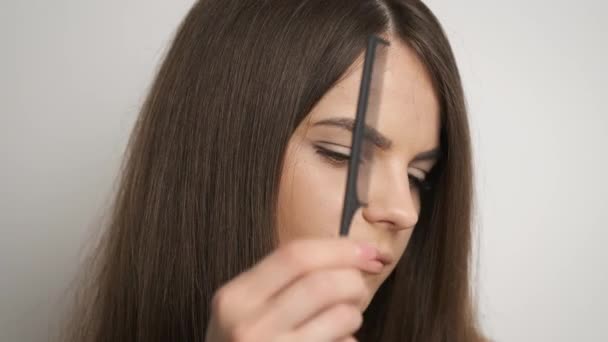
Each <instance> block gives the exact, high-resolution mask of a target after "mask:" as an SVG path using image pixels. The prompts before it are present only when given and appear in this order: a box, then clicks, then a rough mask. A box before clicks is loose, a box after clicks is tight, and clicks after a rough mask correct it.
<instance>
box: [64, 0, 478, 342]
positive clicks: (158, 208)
mask: <svg viewBox="0 0 608 342" xmlns="http://www.w3.org/2000/svg"><path fill="white" fill-rule="evenodd" d="M372 34H375V35H379V36H382V37H383V38H384V39H386V40H387V41H389V42H390V44H391V45H390V48H389V49H388V52H387V59H386V68H385V73H384V80H383V92H382V98H381V100H380V105H379V106H380V107H379V110H380V112H381V116H380V119H379V122H378V125H377V132H376V133H378V137H376V138H378V139H377V140H376V142H378V144H377V145H378V146H377V147H375V148H377V151H375V152H374V153H375V157H374V158H376V159H375V163H377V165H379V166H381V167H380V168H379V169H380V170H382V171H381V177H378V178H377V179H374V180H373V182H374V187H373V189H374V190H373V191H371V190H370V194H369V196H370V202H369V203H370V204H369V205H368V206H366V207H364V208H362V210H360V211H358V212H357V214H356V216H355V217H354V219H353V223H352V225H351V233H350V235H349V237H348V238H338V237H337V235H338V227H339V218H340V214H341V207H342V201H343V195H344V184H345V177H346V163H345V162H346V160H348V158H349V156H348V153H349V150H348V146H349V143H350V131H349V129H350V128H351V127H350V125H351V123H352V122H351V120H352V118H354V113H355V106H356V101H357V95H358V90H359V89H358V86H359V81H360V79H361V68H362V63H361V62H362V58H363V57H362V56H363V53H364V50H365V44H366V39H367V37H368V36H370V35H372ZM375 165H376V164H375ZM425 189H427V190H425ZM471 210H472V166H471V147H470V139H469V128H468V123H467V115H466V109H465V101H464V95H463V90H462V85H461V81H460V77H459V73H458V69H457V66H456V63H455V61H454V57H453V54H452V51H451V48H450V45H449V43H448V41H447V39H446V37H445V35H444V33H443V31H442V29H441V27H440V25H439V23H438V22H437V20H436V18H435V17H434V15H433V14H432V13H431V11H430V10H429V9H428V8H427V7H426V6H425V5H424V4H423V3H422V2H420V1H406V0H360V1H353V0H343V1H340V0H335V1H326V0H298V1H296V0H265V1H254V0H221V1H220V0H204V1H199V2H197V3H196V4H195V5H194V7H193V8H192V10H191V11H190V12H189V14H188V15H187V17H186V18H185V21H184V22H183V23H182V25H181V27H180V29H179V31H178V32H177V35H176V37H175V40H174V42H173V44H172V46H171V49H170V51H169V52H168V55H167V56H166V59H165V61H164V63H163V64H162V67H161V68H160V70H159V72H158V75H157V77H156V79H155V81H154V84H153V86H152V88H151V90H150V93H149V96H148V98H147V101H146V103H145V105H144V107H143V109H142V111H141V114H140V117H139V120H138V122H137V124H136V127H135V129H134V132H133V134H132V138H131V141H130V144H129V150H128V156H127V159H126V162H125V165H124V169H123V173H122V179H121V183H120V188H119V192H118V194H117V198H116V201H115V206H114V209H113V212H112V216H111V222H110V225H109V229H108V231H107V234H106V236H105V238H104V239H103V240H102V242H101V245H100V247H99V250H98V252H97V254H96V255H95V258H94V262H93V265H92V267H91V268H90V271H91V272H90V274H89V275H88V276H87V278H86V279H87V284H85V286H83V288H84V291H83V292H82V293H81V296H80V297H79V299H80V301H79V304H80V306H79V310H78V311H77V312H75V320H74V322H72V325H71V326H70V329H69V335H70V338H71V339H73V340H77V341H146V342H149V341H207V342H221V341H352V340H354V338H357V339H358V340H360V341H479V340H481V334H480V333H479V331H478V330H477V327H476V324H475V316H474V305H473V300H472V296H471V291H470V284H469V271H470V267H469V256H470V249H471V223H470V221H471Z"/></svg>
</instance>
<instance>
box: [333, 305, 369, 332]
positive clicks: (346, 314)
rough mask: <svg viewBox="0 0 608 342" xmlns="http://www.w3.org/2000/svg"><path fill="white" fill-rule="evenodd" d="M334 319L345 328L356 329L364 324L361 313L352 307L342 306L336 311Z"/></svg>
mask: <svg viewBox="0 0 608 342" xmlns="http://www.w3.org/2000/svg"><path fill="white" fill-rule="evenodd" d="M334 315H335V316H334V319H335V320H336V322H340V324H343V325H345V326H348V327H351V328H352V329H356V328H358V327H360V326H361V324H362V323H363V316H362V314H361V312H360V311H359V310H358V309H357V308H356V307H354V306H352V305H346V304H340V305H337V306H336V308H335V310H334Z"/></svg>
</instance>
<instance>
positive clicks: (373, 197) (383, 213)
mask: <svg viewBox="0 0 608 342" xmlns="http://www.w3.org/2000/svg"><path fill="white" fill-rule="evenodd" d="M396 178H397V177H390V179H389V178H386V177H383V180H382V181H378V182H374V184H373V186H371V184H370V188H369V189H368V200H367V205H366V206H364V207H363V208H362V214H363V217H364V218H365V220H366V221H368V222H369V223H370V224H373V225H377V224H386V225H388V226H389V227H390V229H394V230H401V229H410V228H413V227H414V226H415V225H416V223H417V222H418V215H419V210H420V199H419V198H418V195H417V192H416V191H412V189H411V187H410V184H409V180H408V179H407V175H406V176H405V177H403V178H404V179H396Z"/></svg>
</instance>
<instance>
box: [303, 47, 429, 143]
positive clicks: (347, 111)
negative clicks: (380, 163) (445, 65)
mask: <svg viewBox="0 0 608 342" xmlns="http://www.w3.org/2000/svg"><path fill="white" fill-rule="evenodd" d="M386 51H387V55H386V60H385V61H386V62H385V64H384V73H383V78H382V84H381V85H380V86H381V92H380V93H379V94H380V96H379V104H378V106H377V108H378V120H377V123H376V125H375V126H376V128H377V129H378V130H379V131H380V132H381V133H382V134H384V135H386V136H387V137H388V138H390V139H391V140H393V142H394V144H395V146H396V147H398V148H401V149H405V150H409V151H410V152H412V153H416V152H419V151H422V150H425V149H431V148H434V147H437V146H438V144H439V130H440V124H441V123H440V115H439V110H440V109H439V101H438V98H437V95H436V92H435V90H434V87H433V83H432V81H431V77H430V75H429V74H428V72H427V70H426V68H425V66H424V64H423V63H422V62H421V61H420V59H419V57H418V56H417V54H416V53H415V52H414V50H413V49H412V48H411V47H409V46H408V45H407V44H405V43H402V42H401V41H399V40H393V41H391V45H390V47H389V48H388V49H387V50H386ZM362 69H363V56H361V57H360V58H359V59H358V60H357V61H356V62H355V63H354V64H353V65H352V66H351V68H350V69H349V70H348V71H347V72H346V73H345V75H344V77H343V78H342V79H341V80H340V81H339V82H338V83H337V84H336V85H335V86H334V87H333V88H332V89H330V90H329V91H328V92H327V93H326V94H325V96H324V97H323V98H322V99H321V101H320V102H319V103H318V104H317V106H316V107H315V108H314V109H313V111H312V112H311V115H310V121H309V122H315V120H323V119H327V118H330V117H336V116H339V117H350V118H354V117H355V112H356V106H357V98H358V95H359V87H360V81H361V73H362ZM377 90H378V89H372V91H377Z"/></svg>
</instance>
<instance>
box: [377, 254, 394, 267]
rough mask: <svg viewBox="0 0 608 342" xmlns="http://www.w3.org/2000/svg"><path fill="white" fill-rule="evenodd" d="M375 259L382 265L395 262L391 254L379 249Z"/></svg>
mask: <svg viewBox="0 0 608 342" xmlns="http://www.w3.org/2000/svg"><path fill="white" fill-rule="evenodd" d="M376 260H377V261H379V262H380V263H382V265H384V266H388V265H391V264H392V263H394V262H395V258H393V255H392V254H390V253H388V252H385V251H381V250H379V251H378V256H377V257H376Z"/></svg>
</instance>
